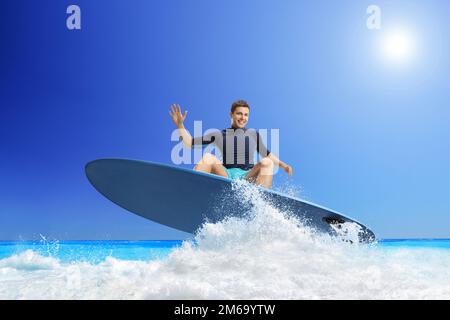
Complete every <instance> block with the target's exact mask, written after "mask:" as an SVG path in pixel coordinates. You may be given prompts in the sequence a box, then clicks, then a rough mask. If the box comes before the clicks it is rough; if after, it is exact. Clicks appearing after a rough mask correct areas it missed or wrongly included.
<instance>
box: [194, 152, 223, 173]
mask: <svg viewBox="0 0 450 320" xmlns="http://www.w3.org/2000/svg"><path fill="white" fill-rule="evenodd" d="M194 170H196V171H202V172H207V173H212V174H217V175H219V176H222V177H228V174H227V171H226V170H225V167H224V166H223V165H222V162H220V161H219V159H217V158H216V157H215V156H214V155H212V154H211V153H205V154H204V155H203V157H202V159H201V160H200V161H199V162H198V163H197V165H196V166H195V167H194Z"/></svg>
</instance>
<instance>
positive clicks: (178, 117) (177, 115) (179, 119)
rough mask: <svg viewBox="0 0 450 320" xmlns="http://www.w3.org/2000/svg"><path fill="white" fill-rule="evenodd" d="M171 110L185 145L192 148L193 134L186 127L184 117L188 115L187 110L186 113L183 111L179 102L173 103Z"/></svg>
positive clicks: (170, 112)
mask: <svg viewBox="0 0 450 320" xmlns="http://www.w3.org/2000/svg"><path fill="white" fill-rule="evenodd" d="M170 108H171V111H169V114H170V116H171V117H172V121H173V123H174V124H175V126H176V127H177V129H178V133H179V135H180V137H181V139H182V140H183V143H184V145H185V146H186V147H187V148H192V136H191V135H190V133H189V132H188V131H187V130H186V128H185V127H184V124H183V122H184V119H186V116H187V110H186V111H185V112H184V114H182V113H181V108H180V106H179V105H177V104H173V105H172V106H171V107H170Z"/></svg>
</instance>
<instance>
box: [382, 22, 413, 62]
mask: <svg viewBox="0 0 450 320" xmlns="http://www.w3.org/2000/svg"><path fill="white" fill-rule="evenodd" d="M413 40H414V39H413V37H412V36H411V35H410V34H409V33H408V32H406V31H403V30H401V31H391V32H388V33H386V34H385V35H384V36H383V40H382V50H383V53H384V56H385V58H386V59H388V60H390V61H392V62H396V63H407V62H409V61H410V60H411V59H412V57H413V55H414V41H413Z"/></svg>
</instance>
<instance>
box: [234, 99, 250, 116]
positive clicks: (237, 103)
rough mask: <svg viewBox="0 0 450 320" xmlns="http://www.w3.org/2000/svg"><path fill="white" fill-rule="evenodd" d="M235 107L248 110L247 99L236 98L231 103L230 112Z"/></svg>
mask: <svg viewBox="0 0 450 320" xmlns="http://www.w3.org/2000/svg"><path fill="white" fill-rule="evenodd" d="M237 107H245V108H248V109H249V110H250V106H249V105H248V103H247V101H245V100H237V101H235V102H233V104H232V105H231V113H233V112H234V111H235V110H236V108H237Z"/></svg>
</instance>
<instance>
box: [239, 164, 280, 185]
mask: <svg viewBox="0 0 450 320" xmlns="http://www.w3.org/2000/svg"><path fill="white" fill-rule="evenodd" d="M273 166H274V164H273V161H272V160H270V159H269V158H267V157H266V158H263V159H261V161H260V162H258V163H257V164H255V166H254V167H253V168H252V170H250V172H249V173H248V174H247V176H246V177H245V179H246V180H248V181H250V182H253V183H256V184H259V185H261V186H263V187H266V188H271V187H272V178H273Z"/></svg>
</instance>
